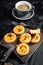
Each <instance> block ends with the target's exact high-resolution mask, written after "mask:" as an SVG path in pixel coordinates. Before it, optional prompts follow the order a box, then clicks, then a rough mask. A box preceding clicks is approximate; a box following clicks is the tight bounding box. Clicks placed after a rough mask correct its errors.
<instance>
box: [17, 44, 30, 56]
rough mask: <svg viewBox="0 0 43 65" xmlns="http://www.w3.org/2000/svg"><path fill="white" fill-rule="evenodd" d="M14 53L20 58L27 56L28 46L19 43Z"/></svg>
mask: <svg viewBox="0 0 43 65" xmlns="http://www.w3.org/2000/svg"><path fill="white" fill-rule="evenodd" d="M16 52H17V53H18V54H19V55H20V56H24V55H27V54H28V53H29V46H28V45H27V44H24V43H20V44H19V45H18V46H17V48H16Z"/></svg>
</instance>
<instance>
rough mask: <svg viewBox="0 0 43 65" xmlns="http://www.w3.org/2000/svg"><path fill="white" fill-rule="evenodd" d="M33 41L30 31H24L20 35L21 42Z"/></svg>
mask: <svg viewBox="0 0 43 65" xmlns="http://www.w3.org/2000/svg"><path fill="white" fill-rule="evenodd" d="M30 41H31V35H30V34H29V33H24V34H22V35H21V36H20V42H23V43H29V42H30Z"/></svg>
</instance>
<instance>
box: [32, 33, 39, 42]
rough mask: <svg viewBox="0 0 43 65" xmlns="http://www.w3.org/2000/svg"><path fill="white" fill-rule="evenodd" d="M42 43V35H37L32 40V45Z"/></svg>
mask: <svg viewBox="0 0 43 65" xmlns="http://www.w3.org/2000/svg"><path fill="white" fill-rule="evenodd" d="M39 41H40V34H35V36H34V37H33V38H32V39H31V42H32V43H37V42H39Z"/></svg>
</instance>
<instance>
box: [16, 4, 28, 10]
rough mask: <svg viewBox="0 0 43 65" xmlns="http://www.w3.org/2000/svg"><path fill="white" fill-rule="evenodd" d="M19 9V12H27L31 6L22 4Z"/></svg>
mask: <svg viewBox="0 0 43 65" xmlns="http://www.w3.org/2000/svg"><path fill="white" fill-rule="evenodd" d="M17 8H18V9H19V10H22V11H25V10H28V9H29V6H28V5H26V4H22V5H19V6H18V7H17Z"/></svg>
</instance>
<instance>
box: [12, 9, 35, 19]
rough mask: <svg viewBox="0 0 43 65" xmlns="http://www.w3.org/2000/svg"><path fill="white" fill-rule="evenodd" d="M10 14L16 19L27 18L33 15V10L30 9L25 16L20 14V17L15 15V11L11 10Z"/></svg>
mask: <svg viewBox="0 0 43 65" xmlns="http://www.w3.org/2000/svg"><path fill="white" fill-rule="evenodd" d="M12 15H13V17H15V18H16V19H19V20H28V19H31V18H32V17H33V16H34V10H32V11H30V13H27V14H26V15H25V16H22V17H20V16H17V13H16V12H15V11H13V10H12Z"/></svg>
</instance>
